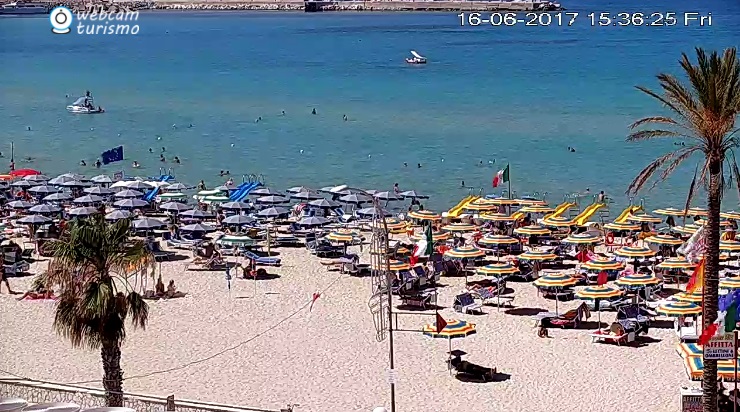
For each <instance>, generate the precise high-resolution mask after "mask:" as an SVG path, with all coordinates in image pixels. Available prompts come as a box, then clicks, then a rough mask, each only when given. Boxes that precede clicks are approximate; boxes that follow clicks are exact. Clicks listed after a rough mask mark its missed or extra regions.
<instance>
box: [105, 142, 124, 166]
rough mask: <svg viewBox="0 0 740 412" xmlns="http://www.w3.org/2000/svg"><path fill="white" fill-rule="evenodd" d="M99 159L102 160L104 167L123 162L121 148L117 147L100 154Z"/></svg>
mask: <svg viewBox="0 0 740 412" xmlns="http://www.w3.org/2000/svg"><path fill="white" fill-rule="evenodd" d="M100 157H101V158H102V159H103V164H104V165H107V164H108V163H113V162H120V161H121V160H123V146H118V147H114V148H113V149H110V150H106V151H104V152H103V153H101V154H100Z"/></svg>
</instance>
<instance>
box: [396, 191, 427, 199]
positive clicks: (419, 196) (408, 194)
mask: <svg viewBox="0 0 740 412" xmlns="http://www.w3.org/2000/svg"><path fill="white" fill-rule="evenodd" d="M399 195H401V196H402V197H404V198H407V199H429V196H427V195H422V194H421V193H416V191H415V190H407V191H405V192H401V193H399Z"/></svg>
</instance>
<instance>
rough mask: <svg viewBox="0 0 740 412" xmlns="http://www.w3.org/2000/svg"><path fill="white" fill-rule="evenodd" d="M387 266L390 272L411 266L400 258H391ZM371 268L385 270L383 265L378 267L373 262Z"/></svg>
mask: <svg viewBox="0 0 740 412" xmlns="http://www.w3.org/2000/svg"><path fill="white" fill-rule="evenodd" d="M388 267H389V270H390V271H391V272H398V271H401V270H408V269H410V268H411V265H409V264H408V263H406V262H403V261H400V260H393V259H391V260H389V261H388ZM372 268H373V269H375V270H385V268H384V267H378V266H377V265H376V264H375V263H373V266H372Z"/></svg>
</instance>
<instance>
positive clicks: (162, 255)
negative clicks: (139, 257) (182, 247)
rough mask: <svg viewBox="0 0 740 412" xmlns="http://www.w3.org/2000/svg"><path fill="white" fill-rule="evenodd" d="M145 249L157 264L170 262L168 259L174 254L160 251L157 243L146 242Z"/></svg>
mask: <svg viewBox="0 0 740 412" xmlns="http://www.w3.org/2000/svg"><path fill="white" fill-rule="evenodd" d="M146 247H147V249H148V250H149V252H150V253H151V254H152V255H153V256H154V260H155V261H157V262H159V261H162V260H170V258H171V257H172V256H174V255H175V252H169V251H166V250H162V245H161V244H160V243H159V242H147V244H146Z"/></svg>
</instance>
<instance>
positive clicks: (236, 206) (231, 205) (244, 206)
mask: <svg viewBox="0 0 740 412" xmlns="http://www.w3.org/2000/svg"><path fill="white" fill-rule="evenodd" d="M218 207H220V208H221V209H226V210H250V209H251V208H252V206H251V205H250V204H249V203H244V202H226V203H221V204H220V205H219V206H218Z"/></svg>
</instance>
